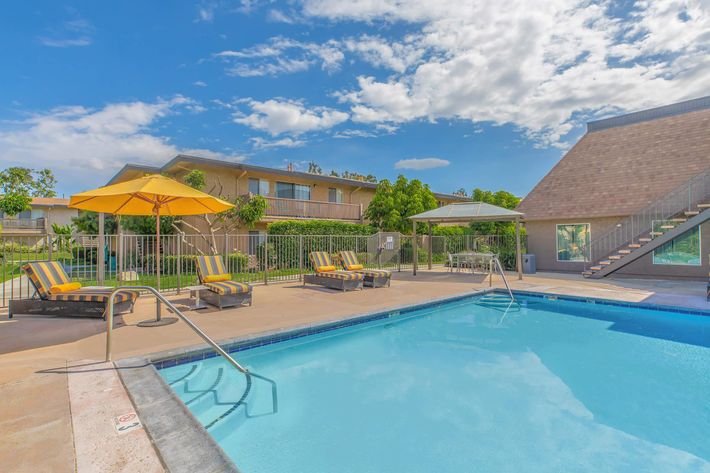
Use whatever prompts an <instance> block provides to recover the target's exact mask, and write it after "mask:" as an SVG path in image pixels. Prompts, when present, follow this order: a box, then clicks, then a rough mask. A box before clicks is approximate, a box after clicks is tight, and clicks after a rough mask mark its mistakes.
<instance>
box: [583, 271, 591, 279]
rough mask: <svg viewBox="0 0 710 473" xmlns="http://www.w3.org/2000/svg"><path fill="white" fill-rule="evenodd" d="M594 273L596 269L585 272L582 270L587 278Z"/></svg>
mask: <svg viewBox="0 0 710 473" xmlns="http://www.w3.org/2000/svg"><path fill="white" fill-rule="evenodd" d="M592 274H594V271H584V272H582V276H584V277H585V278H588V277H589V276H591V275H592Z"/></svg>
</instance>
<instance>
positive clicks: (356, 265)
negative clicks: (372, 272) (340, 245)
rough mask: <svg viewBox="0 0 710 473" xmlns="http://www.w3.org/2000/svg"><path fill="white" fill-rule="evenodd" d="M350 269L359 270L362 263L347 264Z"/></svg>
mask: <svg viewBox="0 0 710 473" xmlns="http://www.w3.org/2000/svg"><path fill="white" fill-rule="evenodd" d="M346 267H347V270H348V271H357V270H358V269H362V265H361V264H351V265H348V266H346Z"/></svg>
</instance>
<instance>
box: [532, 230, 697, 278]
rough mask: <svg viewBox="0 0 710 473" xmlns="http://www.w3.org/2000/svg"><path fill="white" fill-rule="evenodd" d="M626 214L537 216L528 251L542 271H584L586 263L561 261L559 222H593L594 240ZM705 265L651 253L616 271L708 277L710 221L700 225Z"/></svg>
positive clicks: (644, 274) (620, 274) (665, 275)
mask: <svg viewBox="0 0 710 473" xmlns="http://www.w3.org/2000/svg"><path fill="white" fill-rule="evenodd" d="M622 219H623V217H617V218H600V219H583V218H578V219H571V220H554V221H551V220H536V221H532V222H526V224H525V228H526V230H527V235H528V252H529V253H533V254H535V257H536V263H537V270H538V271H563V272H582V271H583V270H584V263H581V262H573V261H557V238H556V225H558V224H564V223H589V224H590V232H591V239H592V240H594V239H595V238H598V237H599V236H602V235H604V234H606V233H607V232H609V231H610V230H611V229H613V227H614V225H616V224H617V223H618V222H619V221H620V220H622ZM700 235H701V243H700V251H701V262H702V265H701V266H676V265H657V264H653V255H652V254H648V255H646V256H643V257H642V258H640V259H639V260H637V261H634V262H633V263H630V264H629V265H628V266H626V267H624V268H622V269H620V270H619V271H617V272H615V273H614V274H616V275H619V276H642V277H687V278H693V279H705V278H707V277H708V272H709V271H710V268H709V267H708V254H709V252H710V224H709V223H705V224H704V225H703V226H701V229H700Z"/></svg>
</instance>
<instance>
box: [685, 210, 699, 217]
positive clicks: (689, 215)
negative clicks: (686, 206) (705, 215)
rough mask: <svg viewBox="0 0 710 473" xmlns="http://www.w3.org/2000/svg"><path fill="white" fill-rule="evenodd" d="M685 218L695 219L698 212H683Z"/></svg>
mask: <svg viewBox="0 0 710 473" xmlns="http://www.w3.org/2000/svg"><path fill="white" fill-rule="evenodd" d="M683 213H684V214H685V216H686V217H695V216H696V215H698V214H700V211H699V210H688V211H686V212H683Z"/></svg>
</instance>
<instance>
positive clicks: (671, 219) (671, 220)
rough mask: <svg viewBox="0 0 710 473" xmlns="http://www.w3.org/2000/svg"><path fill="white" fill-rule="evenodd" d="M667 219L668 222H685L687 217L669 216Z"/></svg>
mask: <svg viewBox="0 0 710 473" xmlns="http://www.w3.org/2000/svg"><path fill="white" fill-rule="evenodd" d="M668 221H669V222H678V223H683V222H687V221H688V219H687V218H669V219H668Z"/></svg>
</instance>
